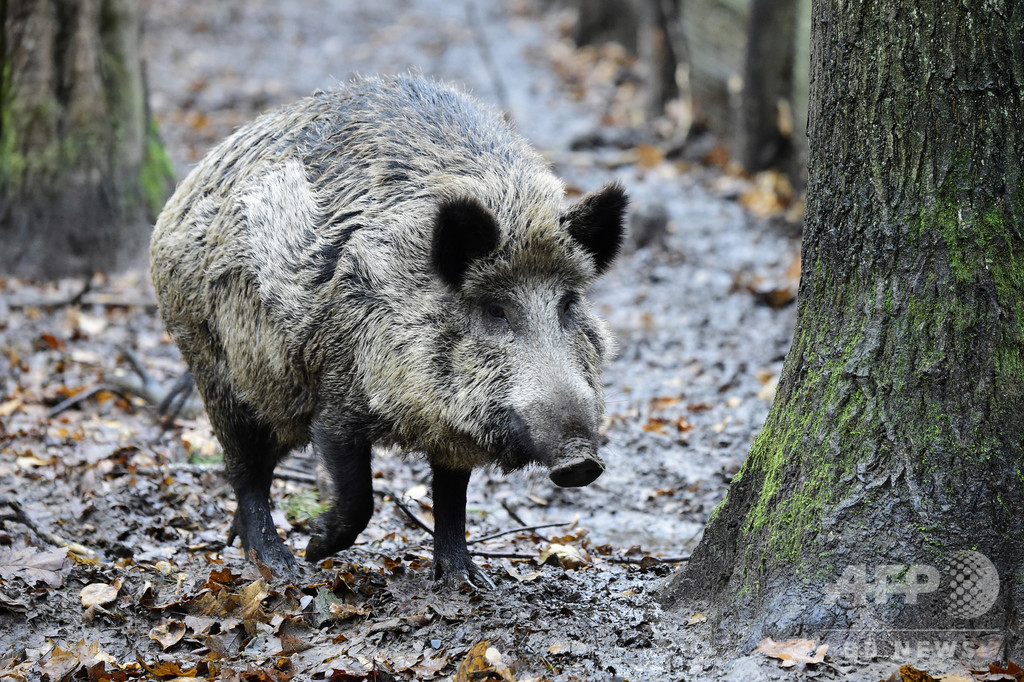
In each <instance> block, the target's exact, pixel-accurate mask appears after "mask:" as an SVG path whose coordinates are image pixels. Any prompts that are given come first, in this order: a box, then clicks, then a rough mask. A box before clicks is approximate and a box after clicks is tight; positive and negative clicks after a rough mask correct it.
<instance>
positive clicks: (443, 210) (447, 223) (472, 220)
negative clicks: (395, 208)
mask: <svg viewBox="0 0 1024 682" xmlns="http://www.w3.org/2000/svg"><path fill="white" fill-rule="evenodd" d="M499 236H500V232H499V230H498V222H497V221H496V220H495V219H494V214H492V213H491V212H490V211H489V210H487V208H486V207H485V206H484V205H483V204H481V203H480V202H479V201H477V200H476V199H471V198H469V197H465V198H461V199H449V200H446V201H444V202H443V203H442V204H441V206H440V207H439V208H438V211H437V219H436V221H435V223H434V242H433V244H432V246H431V253H430V260H431V262H432V263H433V265H434V269H435V270H437V274H438V275H440V276H441V279H442V280H444V282H445V284H447V285H448V286H450V287H452V288H453V289H458V288H459V287H460V286H462V280H463V279H464V278H465V276H466V270H467V269H468V268H469V265H470V263H472V262H473V261H474V260H476V259H477V258H483V257H484V256H486V255H487V254H489V253H490V252H491V251H493V250H494V248H495V247H496V246H497V245H498V237H499Z"/></svg>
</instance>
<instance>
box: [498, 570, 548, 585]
mask: <svg viewBox="0 0 1024 682" xmlns="http://www.w3.org/2000/svg"><path fill="white" fill-rule="evenodd" d="M505 572H506V573H508V574H509V575H510V576H512V577H513V578H515V579H516V581H517V582H521V583H528V582H530V581H531V580H536V579H537V578H539V577H541V576H542V575H544V573H543V571H530V572H529V573H526V574H523V573H519V572H518V571H516V569H515V568H513V567H511V566H509V567H508V568H506V569H505Z"/></svg>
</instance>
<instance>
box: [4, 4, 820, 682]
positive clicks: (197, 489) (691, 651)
mask: <svg viewBox="0 0 1024 682" xmlns="http://www.w3.org/2000/svg"><path fill="white" fill-rule="evenodd" d="M144 5H145V8H146V38H145V41H146V49H147V58H148V74H149V87H150V92H151V105H152V108H153V112H154V115H155V117H156V119H157V120H158V122H159V125H160V129H161V131H162V134H163V136H164V138H165V140H166V142H167V145H168V150H169V153H170V154H171V157H172V160H173V162H174V165H175V168H176V169H177V171H178V173H179V176H181V175H183V174H184V173H186V172H187V171H188V169H189V168H190V166H191V165H192V164H194V163H195V162H196V161H197V160H198V159H199V158H200V157H201V155H202V154H203V153H204V152H205V150H206V149H207V148H208V147H209V146H210V145H211V144H213V143H214V142H216V141H218V140H220V139H221V138H223V137H224V136H225V135H226V134H227V133H229V132H230V131H231V130H232V129H233V128H234V127H235V126H237V125H239V124H241V123H243V122H245V121H247V120H249V119H251V118H252V117H253V116H254V115H255V114H256V113H258V112H260V111H263V110H265V109H267V108H270V107H272V106H274V105H276V104H279V103H281V102H285V101H289V100H292V99H295V98H297V97H300V96H303V95H305V94H307V93H309V92H311V91H312V90H315V89H317V88H329V87H331V86H332V85H333V84H335V83H336V82H338V81H339V80H345V79H347V78H348V77H349V76H350V75H351V74H354V73H364V74H367V73H393V72H398V71H406V70H409V69H417V70H419V71H422V72H423V73H425V74H427V75H431V76H435V77H438V78H443V79H447V80H454V81H457V82H459V83H462V84H463V85H464V86H465V87H467V88H468V89H470V90H471V91H473V92H474V93H476V94H477V95H478V96H479V97H480V98H481V99H483V100H486V101H489V102H493V103H495V104H497V105H498V106H501V107H502V108H504V109H506V110H508V111H509V113H510V115H511V117H512V119H513V120H514V121H515V122H516V123H517V125H518V126H519V128H520V130H521V131H522V133H523V134H524V135H525V136H526V137H527V138H529V139H531V140H532V141H533V142H534V143H535V144H536V145H537V146H538V147H539V148H541V149H542V150H543V151H544V153H545V154H546V155H547V156H548V157H549V158H550V159H551V161H552V162H553V164H554V167H555V170H556V172H558V173H559V174H560V175H561V176H563V177H564V178H565V179H566V182H567V185H568V188H569V190H570V193H576V192H581V191H587V190H590V189H594V188H596V187H598V186H600V185H601V184H603V183H604V182H606V181H608V180H611V179H618V180H621V181H622V182H623V184H624V185H625V186H626V187H627V189H628V191H629V193H630V195H631V196H632V199H633V210H634V214H635V217H634V219H633V226H634V235H633V240H632V242H631V245H630V248H629V253H627V254H626V255H625V256H624V257H623V258H621V259H620V260H619V262H618V264H617V265H616V266H615V268H614V269H613V270H612V271H611V272H610V274H609V275H608V276H607V277H606V278H605V279H604V280H603V281H602V282H601V283H600V284H599V285H598V286H597V287H596V288H595V290H594V291H593V298H594V300H595V301H596V302H597V305H598V308H599V310H600V311H601V313H602V314H603V315H605V316H606V317H607V319H608V320H609V322H610V323H611V326H612V328H613V330H614V331H615V333H616V335H617V337H618V340H619V350H618V354H617V356H616V357H615V359H614V361H613V362H612V363H611V366H610V367H609V368H608V369H607V373H606V375H605V379H606V387H607V395H608V406H609V415H608V422H607V426H606V435H607V446H606V448H605V450H604V454H605V459H606V463H607V472H606V473H605V475H604V476H602V477H601V478H600V479H599V480H598V481H597V482H596V483H595V484H593V485H591V486H589V487H587V488H583V489H574V490H565V489H556V488H554V487H553V486H552V485H551V484H550V482H549V481H548V479H547V476H546V475H545V474H544V473H543V472H540V471H536V472H525V473H520V474H517V475H514V476H510V477H503V476H500V475H498V474H496V473H490V472H480V473H478V474H476V475H475V476H474V480H473V482H472V483H471V486H470V493H469V494H470V501H469V507H470V509H469V520H468V527H469V534H470V540H471V542H473V541H474V539H480V541H479V542H474V544H472V545H471V548H472V549H474V550H476V551H477V552H478V553H479V555H478V557H477V560H478V562H479V563H480V564H481V565H482V566H483V567H484V569H485V571H486V572H487V574H488V575H489V576H490V578H491V579H492V580H493V581H494V583H495V584H496V587H495V588H494V589H491V590H486V591H478V592H471V593H455V594H451V593H445V592H441V591H438V590H436V589H434V588H432V583H431V579H430V575H431V568H430V566H431V564H430V555H431V553H430V546H431V539H430V536H429V534H428V533H427V532H426V531H424V530H422V529H421V528H420V527H419V526H417V525H416V523H415V522H414V521H413V519H412V516H415V517H417V518H418V519H420V520H421V521H423V522H424V523H425V524H427V525H429V524H430V523H431V516H430V508H431V501H430V496H429V472H428V468H427V466H426V465H425V464H424V463H423V462H422V461H420V460H418V459H416V458H415V457H403V456H401V455H400V454H398V453H392V452H383V451H381V452H378V453H377V454H376V456H375V464H374V466H375V472H376V474H375V476H376V478H375V488H376V492H377V496H376V503H377V507H376V514H375V516H374V519H373V520H372V521H371V524H370V527H369V528H368V529H367V531H366V532H365V533H364V534H363V535H362V536H361V538H360V542H359V543H358V545H357V546H356V547H354V548H353V549H351V550H349V551H346V552H344V553H343V554H341V555H339V556H337V557H335V558H334V559H333V560H329V561H328V562H326V563H325V565H323V566H321V567H317V568H315V569H314V568H310V569H308V574H307V575H306V576H305V577H304V579H302V580H298V581H293V582H294V584H288V582H285V581H282V580H281V579H279V578H278V577H276V576H273V575H270V574H266V573H263V574H261V572H260V570H258V569H257V568H256V567H254V566H253V565H251V564H250V563H248V562H247V561H246V560H245V559H244V557H243V556H242V552H241V550H240V549H239V548H238V547H237V546H233V547H226V546H225V544H224V540H225V537H226V534H227V529H228V526H229V523H230V519H231V514H232V511H233V509H234V502H233V500H232V496H231V494H230V491H229V489H228V487H227V485H226V483H225V481H224V480H223V478H222V477H221V476H220V474H219V473H218V467H219V464H218V457H219V446H218V445H217V443H216V441H215V440H214V439H213V437H212V433H211V431H210V428H209V425H208V422H207V421H206V418H205V416H204V415H203V414H202V413H201V412H199V413H196V414H188V415H187V416H184V417H180V418H179V419H177V420H176V421H175V422H174V423H172V424H165V423H163V422H161V420H160V419H158V418H157V416H156V415H155V413H154V411H153V409H152V407H151V405H150V404H148V403H147V402H146V401H145V400H144V399H142V398H140V397H138V396H139V395H142V394H146V393H147V391H146V390H143V389H142V388H139V389H138V390H136V391H135V392H134V395H132V394H131V393H129V392H126V391H125V390H124V386H126V385H131V384H132V382H135V383H138V379H137V377H136V376H134V374H133V372H132V370H131V360H132V358H137V360H138V362H139V363H140V364H141V366H142V368H143V369H144V370H145V371H146V372H147V373H148V374H149V375H150V376H151V377H152V379H153V380H154V382H155V383H154V384H153V385H152V386H149V387H147V388H150V389H152V391H151V392H150V393H152V394H155V395H156V396H157V397H158V395H159V393H160V392H161V391H164V390H166V388H167V387H168V386H169V385H170V383H171V382H172V381H173V379H174V377H175V376H176V375H178V374H179V373H180V372H181V371H182V370H183V365H182V363H181V360H180V357H179V355H178V353H177V351H176V349H175V348H174V347H173V346H172V345H171V344H170V342H169V339H168V337H167V336H166V334H164V332H163V330H162V326H161V324H160V322H159V320H158V317H157V315H156V311H155V307H154V305H153V302H152V301H153V296H152V292H151V290H150V289H149V286H148V283H147V281H146V274H145V272H143V271H139V272H132V273H128V274H127V275H125V276H119V277H116V278H112V279H107V278H101V277H96V278H94V279H93V280H92V281H91V282H90V283H85V282H81V281H64V282H59V283H48V284H32V283H27V282H21V281H6V282H3V283H2V289H0V352H2V355H3V365H2V366H3V367H4V371H3V372H2V373H0V448H2V449H0V501H2V504H0V519H2V520H3V526H2V529H0V678H2V679H8V677H10V678H11V679H69V678H75V679H79V678H81V679H85V678H91V679H126V678H127V679H136V678H147V679H172V678H174V677H177V676H186V677H187V676H196V677H200V678H203V677H206V678H211V679H213V678H217V679H246V680H259V679H287V678H289V677H291V678H294V679H374V680H388V679H431V678H434V677H437V678H443V677H446V676H454V675H456V674H458V675H461V677H458V678H457V679H470V677H469V675H470V674H471V672H470V668H471V667H472V666H473V665H476V666H478V667H479V668H480V669H489V670H490V671H491V672H490V673H489V674H490V675H491V677H490V678H487V677H485V676H484V677H477V678H473V679H513V677H515V678H516V679H520V680H524V679H531V678H538V679H550V680H574V679H579V680H602V679H630V680H662V679H717V678H719V677H722V676H724V675H726V674H727V671H728V670H729V669H730V666H733V669H732V675H733V678H734V679H753V678H754V677H757V676H761V675H769V676H771V677H775V676H777V675H781V674H783V673H781V672H779V671H778V670H777V669H776V668H775V664H774V663H768V662H767V659H765V661H758V662H757V664H756V665H755V664H752V663H751V662H750V661H745V662H744V661H741V662H739V663H738V664H736V663H735V662H733V661H720V660H718V659H716V658H715V657H714V656H713V655H712V654H711V651H710V648H709V647H708V646H707V641H706V640H707V638H706V637H705V636H704V634H703V633H705V632H706V630H705V629H706V628H708V627H709V625H708V624H707V623H705V622H702V621H701V614H694V613H689V612H672V613H665V612H663V611H662V610H661V608H660V606H659V604H658V601H657V599H656V594H657V591H658V589H659V587H660V585H661V583H662V582H663V580H664V578H665V576H666V575H668V574H669V573H670V572H671V571H674V570H677V569H678V567H679V566H680V565H681V562H682V561H684V560H685V557H686V556H687V555H688V554H689V552H690V551H691V550H692V548H693V547H694V546H695V544H696V543H697V541H698V540H699V538H700V534H701V531H702V529H703V526H704V524H705V522H706V521H707V518H708V515H709V513H710V512H711V510H712V509H713V508H714V506H715V505H716V504H717V503H718V502H719V501H720V500H721V499H722V497H723V496H724V494H725V490H726V487H727V485H728V481H729V480H730V478H731V476H732V475H733V474H734V473H735V471H736V470H737V468H738V467H739V465H740V464H741V462H742V461H743V459H744V457H745V455H746V453H747V450H748V448H749V446H750V443H751V441H752V439H753V437H754V435H755V434H756V433H757V431H758V429H759V427H760V424H761V423H762V420H763V419H764V416H765V414H766V413H767V410H768V407H769V405H770V401H771V398H772V396H773V393H774V382H775V381H776V380H777V377H778V374H779V371H780V369H781V365H782V360H783V358H784V356H785V353H786V350H787V348H788V344H789V340H790V336H791V332H792V327H793V323H794V315H795V312H794V306H793V305H792V304H791V299H792V297H793V295H794V294H795V288H796V279H797V277H798V264H799V254H798V248H799V245H798V241H797V240H796V239H795V238H794V236H793V234H792V229H791V228H789V227H787V225H788V223H787V222H786V220H785V219H784V217H783V215H784V213H785V212H786V210H787V209H788V208H791V206H790V198H789V197H788V196H786V195H785V192H784V188H783V189H781V190H780V188H779V185H778V179H777V178H776V177H774V176H771V175H766V176H762V177H760V178H756V179H753V180H751V179H745V178H740V177H737V176H735V175H732V174H729V173H725V172H722V170H721V168H715V167H713V166H709V165H708V164H707V163H701V161H702V160H703V161H715V160H718V161H721V160H722V159H721V155H720V153H719V154H716V151H715V150H714V149H713V148H712V146H711V145H709V144H707V143H706V141H705V140H702V139H698V140H696V141H694V140H691V141H690V144H688V145H682V144H681V143H682V141H683V138H684V136H685V133H686V125H687V123H688V113H687V110H686V108H685V106H682V105H680V106H676V107H674V108H672V109H671V112H670V113H671V115H670V116H667V117H664V118H662V119H659V120H657V121H655V122H644V121H643V116H642V111H643V90H642V80H643V67H642V65H640V64H637V63H636V62H635V61H634V60H632V59H631V58H629V57H628V55H625V54H624V53H622V51H621V50H618V49H615V48H613V47H605V48H588V49H585V50H576V49H575V48H574V47H573V46H572V45H571V44H570V43H569V42H568V41H567V40H566V38H565V36H566V34H567V31H568V29H569V27H570V26H571V23H572V21H573V16H572V13H571V12H568V11H565V10H562V9H559V7H560V6H559V5H557V4H551V3H547V2H544V3H537V4H535V3H533V2H530V1H529V0H509V1H507V2H497V1H495V2H491V3H487V2H476V3H472V2H471V3H447V2H440V1H437V0H435V1H434V2H428V1H427V0H381V1H380V2H375V3H373V4H372V9H370V7H371V5H370V3H354V2H329V1H328V0H309V1H307V2H302V3H299V2H292V3H278V2H272V1H271V0H230V1H220V2H197V1H194V0H161V1H159V2H157V1H156V0H152V1H148V2H144ZM673 149H674V150H676V151H677V152H679V153H678V154H677V155H676V156H674V157H671V158H665V155H664V152H665V150H673ZM680 150H681V151H680ZM760 216H767V217H760ZM87 284H88V287H86V285H87ZM96 387H100V388H103V387H106V388H107V389H109V390H102V391H100V392H98V393H95V394H93V395H91V396H90V397H88V398H85V399H81V398H82V396H83V395H84V394H83V393H82V392H83V391H87V390H89V389H93V388H96ZM126 395H127V397H125V396H126ZM75 397H77V398H79V400H78V401H77V402H76V401H74V400H73V401H72V402H73V403H74V404H72V405H68V406H63V405H61V402H62V401H64V400H65V399H68V398H75ZM149 397H150V399H152V398H153V395H150V396H149ZM314 470H315V462H314V460H313V459H312V457H311V456H310V455H309V454H308V453H299V454H298V455H296V456H295V457H294V458H292V459H291V460H289V461H288V462H286V463H285V466H284V470H283V472H282V473H283V476H282V477H281V478H279V480H278V481H277V482H276V483H275V485H274V489H273V498H274V500H275V502H276V504H277V511H276V520H277V522H278V527H279V529H280V530H281V531H282V533H283V534H284V536H285V539H286V543H287V544H288V546H289V547H291V548H292V549H293V550H295V551H296V552H301V550H302V548H303V547H304V546H305V544H306V542H307V541H308V538H309V535H308V526H307V522H308V519H309V517H310V515H313V514H315V513H316V511H317V508H316V502H317V500H316V495H315V476H314V475H313V474H312V472H313V471H314ZM403 508H404V509H403ZM548 524H561V525H558V526H548V527H545V528H540V529H535V530H517V529H520V528H523V527H533V526H547V525H548ZM503 531H514V532H510V533H506V534H503V535H498V536H496V537H491V538H490V539H487V538H488V537H489V536H493V535H495V534H497V533H502V532H503ZM66 543H73V544H71V549H70V550H68V549H67V548H59V547H60V546H61V545H62V544H66ZM688 623H689V624H688ZM483 640H487V641H489V646H490V647H491V648H492V649H493V650H492V651H491V652H490V653H489V654H487V655H485V654H484V652H485V651H486V649H487V647H486V646H483V645H480V644H479V643H480V642H481V641H483ZM460 667H461V670H460ZM818 668H819V669H817V670H814V669H813V668H812V669H808V670H805V671H803V673H800V674H801V675H815V676H825V677H836V676H839V675H840V672H838V669H836V668H834V667H829V666H825V665H823V666H819V667H818ZM786 674H787V675H790V676H791V673H786ZM4 675H6V676H8V677H3V676H4ZM480 675H483V673H480ZM502 676H504V678H503V677H502Z"/></svg>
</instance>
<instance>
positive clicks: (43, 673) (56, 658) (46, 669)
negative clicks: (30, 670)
mask: <svg viewBox="0 0 1024 682" xmlns="http://www.w3.org/2000/svg"><path fill="white" fill-rule="evenodd" d="M81 667H82V658H81V656H80V655H79V653H78V652H77V651H65V650H64V649H61V648H60V647H59V646H55V647H53V651H51V652H50V656H49V658H47V659H46V660H45V661H43V662H42V663H41V664H40V665H39V668H38V669H37V670H36V672H37V673H38V674H39V677H40V678H41V679H44V680H47V679H49V680H67V679H70V678H71V676H72V675H73V674H74V673H75V672H76V671H77V670H78V669H79V668H81Z"/></svg>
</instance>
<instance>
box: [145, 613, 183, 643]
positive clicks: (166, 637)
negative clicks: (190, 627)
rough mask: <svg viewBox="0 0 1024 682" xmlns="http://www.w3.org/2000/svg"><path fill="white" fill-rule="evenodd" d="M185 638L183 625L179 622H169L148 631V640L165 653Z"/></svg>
mask: <svg viewBox="0 0 1024 682" xmlns="http://www.w3.org/2000/svg"><path fill="white" fill-rule="evenodd" d="M184 636H185V624H184V623H182V622H181V621H180V620H170V621H167V622H166V623H164V624H163V625H158V626H157V627H155V628H153V629H152V630H150V631H149V638H150V639H152V640H153V641H155V642H156V643H157V644H159V645H160V648H161V649H163V650H164V651H167V650H168V649H170V648H171V647H172V646H174V645H175V644H177V643H178V642H180V641H181V638H182V637H184Z"/></svg>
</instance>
